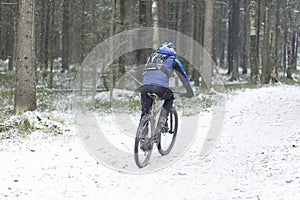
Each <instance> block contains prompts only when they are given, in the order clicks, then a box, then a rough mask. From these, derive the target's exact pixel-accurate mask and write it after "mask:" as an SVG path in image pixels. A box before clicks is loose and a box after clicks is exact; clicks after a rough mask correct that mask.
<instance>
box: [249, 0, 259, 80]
mask: <svg viewBox="0 0 300 200" xmlns="http://www.w3.org/2000/svg"><path fill="white" fill-rule="evenodd" d="M257 6H258V4H257V0H251V6H250V68H251V73H250V79H251V80H252V81H253V82H256V83H257V82H258V81H259V80H260V76H259V71H258V65H259V62H258V53H257V51H258V47H257V40H258V36H257V23H256V22H257V18H256V16H257Z"/></svg>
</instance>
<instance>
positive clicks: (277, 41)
mask: <svg viewBox="0 0 300 200" xmlns="http://www.w3.org/2000/svg"><path fill="white" fill-rule="evenodd" d="M281 8H282V6H281V0H277V9H276V39H275V66H274V67H275V69H274V74H273V75H275V77H273V79H275V80H277V79H278V68H279V67H281V56H280V49H281V30H280V10H281Z"/></svg>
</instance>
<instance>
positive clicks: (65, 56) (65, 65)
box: [62, 0, 70, 71]
mask: <svg viewBox="0 0 300 200" xmlns="http://www.w3.org/2000/svg"><path fill="white" fill-rule="evenodd" d="M69 14H70V4H69V0H63V24H62V70H63V71H65V70H68V69H69V40H70V38H69V26H70V16H69Z"/></svg>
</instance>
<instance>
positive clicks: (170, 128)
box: [157, 108, 178, 156]
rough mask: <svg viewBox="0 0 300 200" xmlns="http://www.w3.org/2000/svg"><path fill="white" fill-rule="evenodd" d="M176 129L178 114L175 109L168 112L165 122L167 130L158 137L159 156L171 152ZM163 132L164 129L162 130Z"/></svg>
mask: <svg viewBox="0 0 300 200" xmlns="http://www.w3.org/2000/svg"><path fill="white" fill-rule="evenodd" d="M177 129H178V114H177V111H176V109H175V108H172V109H171V110H170V113H169V116H168V121H167V130H165V131H162V132H161V133H160V135H159V142H158V145H157V148H158V152H159V153H160V154H161V155H163V156H164V155H167V154H168V153H170V151H171V150H172V148H173V146H174V143H175V140H176V136H177ZM162 130H164V129H162Z"/></svg>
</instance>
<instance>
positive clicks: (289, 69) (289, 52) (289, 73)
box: [286, 0, 292, 79]
mask: <svg viewBox="0 0 300 200" xmlns="http://www.w3.org/2000/svg"><path fill="white" fill-rule="evenodd" d="M286 3H287V7H286V9H287V17H288V18H287V23H286V26H287V44H286V45H287V58H288V62H287V63H288V64H287V71H286V77H287V78H289V79H292V41H291V40H292V38H291V37H292V27H291V22H292V8H291V0H287V1H286Z"/></svg>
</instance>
